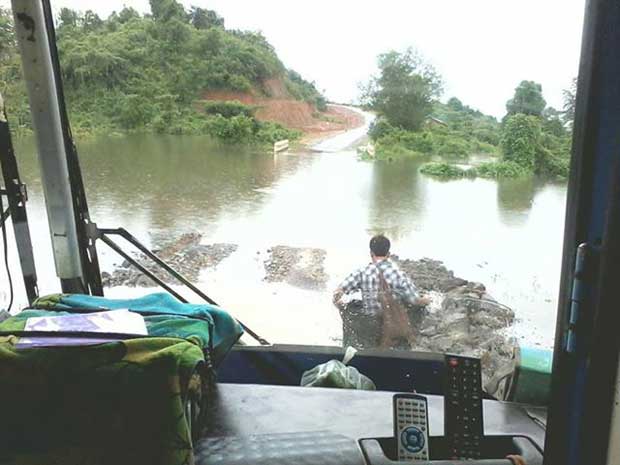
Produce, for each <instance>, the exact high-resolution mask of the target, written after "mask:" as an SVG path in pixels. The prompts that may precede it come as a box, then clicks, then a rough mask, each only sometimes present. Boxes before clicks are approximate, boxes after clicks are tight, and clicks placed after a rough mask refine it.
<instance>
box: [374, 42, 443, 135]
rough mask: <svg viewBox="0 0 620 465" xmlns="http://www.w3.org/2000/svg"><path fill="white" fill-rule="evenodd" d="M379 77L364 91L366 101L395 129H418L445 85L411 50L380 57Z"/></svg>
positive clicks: (429, 66)
mask: <svg viewBox="0 0 620 465" xmlns="http://www.w3.org/2000/svg"><path fill="white" fill-rule="evenodd" d="M378 65H379V71H380V73H379V75H378V76H376V77H374V78H372V79H371V81H370V82H369V83H368V85H367V86H366V88H365V89H364V96H363V98H364V101H365V103H366V104H367V105H368V106H370V108H372V109H374V110H375V111H377V112H378V113H380V114H381V115H383V116H385V117H386V118H387V120H388V121H389V122H390V123H391V124H392V125H394V126H397V127H400V128H402V129H407V130H414V131H415V130H419V129H420V128H421V127H422V124H423V123H424V120H425V119H426V118H427V116H429V115H430V113H431V112H432V109H433V105H432V104H433V99H435V98H437V97H439V96H440V95H441V92H442V87H443V83H442V80H441V77H440V76H439V74H438V73H437V72H436V71H435V69H434V68H433V67H432V66H431V65H430V64H428V63H426V62H425V61H424V59H423V58H422V57H421V56H420V55H419V54H417V53H416V52H414V50H413V49H411V48H409V49H407V50H405V51H404V52H402V53H399V52H397V51H390V52H388V53H384V54H381V55H379V59H378Z"/></svg>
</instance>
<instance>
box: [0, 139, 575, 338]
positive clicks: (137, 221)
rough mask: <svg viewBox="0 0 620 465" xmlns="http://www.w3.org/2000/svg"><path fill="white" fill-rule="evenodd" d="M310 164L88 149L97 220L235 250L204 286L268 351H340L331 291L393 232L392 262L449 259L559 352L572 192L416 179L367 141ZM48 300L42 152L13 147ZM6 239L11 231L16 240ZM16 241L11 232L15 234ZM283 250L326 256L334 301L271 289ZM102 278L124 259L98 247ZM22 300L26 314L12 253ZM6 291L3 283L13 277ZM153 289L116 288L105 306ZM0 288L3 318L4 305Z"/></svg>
mask: <svg viewBox="0 0 620 465" xmlns="http://www.w3.org/2000/svg"><path fill="white" fill-rule="evenodd" d="M354 131H357V132H351V133H349V134H344V135H339V136H335V137H333V138H330V139H329V140H326V141H323V142H321V143H320V144H318V145H317V146H315V147H314V150H306V151H302V152H300V153H284V154H278V155H273V154H270V153H260V152H257V151H254V150H251V149H247V148H238V147H230V146H222V145H219V144H216V143H213V142H212V141H210V140H209V139H206V138H204V137H193V136H191V137H190V136H156V135H130V136H124V137H118V138H98V139H94V140H85V141H78V151H79V154H80V157H81V164H82V169H83V173H84V182H85V184H86V190H87V195H88V200H89V206H90V211H91V217H92V219H93V220H94V221H95V222H96V223H97V224H98V225H99V226H101V227H119V226H123V227H125V228H126V229H128V230H129V231H130V232H131V233H132V234H134V235H135V236H137V237H138V238H139V239H140V240H142V241H144V242H145V243H146V244H160V243H161V242H162V241H166V240H169V239H174V238H176V237H178V236H179V235H180V234H183V233H187V232H195V233H199V234H201V235H202V241H203V243H205V244H210V243H215V242H220V243H230V244H236V245H237V246H238V247H237V249H236V250H235V252H234V253H232V254H231V255H230V256H229V257H228V258H226V259H224V260H223V261H222V262H221V263H220V264H219V265H218V266H217V267H215V268H213V269H209V270H205V271H203V272H202V273H201V274H200V276H199V284H200V286H201V287H202V288H203V289H205V290H206V291H207V293H208V294H209V295H211V296H212V297H213V298H214V299H215V300H216V301H218V302H219V303H220V304H221V305H222V306H223V307H225V308H226V309H229V310H230V311H231V312H232V313H233V314H234V315H236V316H237V317H239V318H240V319H241V320H242V321H243V322H244V323H246V324H247V325H249V326H250V327H252V329H254V330H255V331H257V332H258V333H259V334H261V336H263V337H265V338H267V339H268V340H269V341H270V342H280V343H303V344H335V343H337V342H338V341H339V339H340V337H341V331H342V330H341V326H340V317H339V315H338V312H337V310H336V309H335V308H333V306H332V305H331V290H332V289H333V288H334V287H335V286H337V284H338V283H339V282H340V281H341V280H342V279H343V278H344V277H345V276H346V274H347V273H349V272H350V271H352V270H353V269H355V268H356V267H360V266H362V265H364V264H365V263H366V262H367V261H368V239H369V237H370V236H372V235H373V234H375V233H379V232H384V233H385V234H386V235H388V236H389V237H390V239H391V240H392V243H393V247H392V249H393V252H394V253H396V254H398V255H400V256H401V257H406V258H421V257H430V258H433V259H438V260H442V261H443V262H444V263H445V264H446V266H447V267H448V268H450V269H452V270H454V272H455V274H456V275H457V276H460V277H462V278H465V279H468V280H474V281H480V282H482V283H484V284H485V285H486V286H487V288H488V289H489V292H490V293H491V294H492V295H493V296H494V297H495V298H496V299H497V300H499V301H500V302H502V303H504V304H506V305H509V306H510V307H512V308H513V309H514V310H515V312H516V314H517V317H518V318H519V322H518V323H517V325H516V326H515V328H514V331H515V335H516V336H518V337H520V338H521V339H522V341H523V342H524V343H526V344H530V345H543V346H551V344H552V343H553V331H554V326H555V312H556V305H557V289H558V284H559V272H560V259H561V248H562V237H563V222H564V208H565V199H566V187H565V185H563V184H553V183H548V182H543V181H540V180H537V179H521V180H503V181H491V180H484V179H474V180H470V179H464V180H456V181H449V182H443V181H438V180H435V179H433V178H430V177H427V176H424V175H422V174H420V173H419V172H418V170H419V166H420V164H421V163H422V162H423V161H420V160H404V161H399V162H392V163H387V162H385V163H384V162H374V163H373V162H365V161H360V160H359V158H358V155H357V153H356V150H355V147H354V146H351V144H353V143H354V142H355V141H356V140H359V138H360V137H361V136H363V134H364V133H365V130H364V129H363V128H362V129H357V130H354ZM15 145H16V153H17V155H18V158H19V160H18V162H19V163H20V169H21V174H22V178H23V180H24V182H26V183H27V184H28V188H29V195H30V201H29V203H28V212H29V219H30V226H31V231H32V235H33V241H34V243H35V257H36V261H37V267H38V274H39V286H40V290H41V293H42V294H45V293H50V292H58V291H59V287H58V282H57V280H56V278H55V273H54V269H53V266H54V265H53V260H52V257H51V245H50V239H49V233H48V227H47V223H46V221H45V206H44V201H43V197H42V191H41V183H40V178H39V172H38V165H37V162H36V157H35V148H34V142H33V141H32V140H30V139H21V140H18V141H15ZM9 230H10V228H9ZM9 232H11V231H9ZM276 245H287V246H294V247H312V248H319V249H323V250H325V252H326V259H325V272H326V274H327V276H328V279H327V285H326V287H325V289H320V290H306V289H301V288H299V287H295V286H291V285H287V284H282V283H271V282H269V283H268V282H265V281H264V279H263V278H264V276H265V268H264V264H263V261H264V260H265V259H266V258H267V256H268V253H267V251H268V249H270V248H271V247H273V246H276ZM99 252H100V259H101V262H102V269H103V270H105V271H112V270H113V269H114V267H115V265H118V264H120V262H121V261H122V260H121V259H119V258H117V257H116V256H114V255H113V252H111V251H110V250H109V249H107V248H106V246H105V245H104V244H100V245H99ZM10 253H11V256H10V259H11V263H12V265H13V266H12V269H13V276H14V282H15V284H16V288H17V291H18V302H19V303H20V304H24V303H25V298H24V292H23V290H22V283H21V281H20V271H19V267H18V266H17V257H16V252H15V249H14V248H13V249H12V250H11V252H10ZM0 280H2V282H5V274H4V270H2V271H0ZM145 292H148V289H145V288H125V287H116V288H113V289H110V290H108V291H107V295H109V296H122V295H132V296H133V295H139V294H143V293H145ZM5 294H6V293H5V287H4V286H3V287H2V289H1V290H0V306H2V302H3V301H4V300H5V299H6V295H5Z"/></svg>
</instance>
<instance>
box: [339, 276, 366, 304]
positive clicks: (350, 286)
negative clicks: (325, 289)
mask: <svg viewBox="0 0 620 465" xmlns="http://www.w3.org/2000/svg"><path fill="white" fill-rule="evenodd" d="M360 275H361V274H360V272H359V271H354V272H353V273H351V274H350V275H349V276H347V277H346V278H345V280H344V281H342V283H341V284H340V286H338V287H337V288H336V290H335V291H334V296H333V298H332V302H334V305H336V306H338V305H339V304H340V299H341V298H342V296H343V295H344V294H348V293H349V292H354V291H357V290H359V289H361V284H362V280H361V276H360Z"/></svg>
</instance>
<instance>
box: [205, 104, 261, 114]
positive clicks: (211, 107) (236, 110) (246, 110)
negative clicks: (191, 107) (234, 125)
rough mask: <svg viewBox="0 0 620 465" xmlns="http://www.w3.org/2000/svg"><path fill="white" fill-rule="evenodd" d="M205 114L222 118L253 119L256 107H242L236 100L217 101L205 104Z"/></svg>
mask: <svg viewBox="0 0 620 465" xmlns="http://www.w3.org/2000/svg"><path fill="white" fill-rule="evenodd" d="M204 109H205V113H206V114H208V115H220V116H223V117H224V118H231V117H233V116H239V115H243V116H247V117H248V118H252V117H254V113H255V112H256V107H253V106H250V105H244V104H243V103H241V102H239V101H238V100H233V101H228V102H224V101H219V100H212V101H207V102H205V107H204Z"/></svg>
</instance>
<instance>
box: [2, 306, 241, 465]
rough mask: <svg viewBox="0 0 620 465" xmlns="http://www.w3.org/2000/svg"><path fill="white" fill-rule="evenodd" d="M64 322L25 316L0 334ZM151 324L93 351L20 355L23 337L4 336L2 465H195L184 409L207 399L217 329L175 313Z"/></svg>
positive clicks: (38, 313) (46, 312)
mask: <svg viewBox="0 0 620 465" xmlns="http://www.w3.org/2000/svg"><path fill="white" fill-rule="evenodd" d="M63 297H66V296H54V297H53V298H52V299H49V298H48V299H43V300H41V301H39V302H37V303H35V304H37V305H42V304H46V305H47V306H48V308H49V307H51V306H52V305H62V304H61V301H62V299H63ZM91 299H92V298H91ZM78 300H79V299H78ZM83 301H84V299H82V300H80V303H83ZM65 304H66V302H65ZM116 308H120V307H116ZM125 308H127V307H125ZM97 310H98V311H101V307H99V308H97ZM179 311H181V310H179ZM62 313H64V312H63V311H62V310H61V311H58V310H55V311H54V310H52V311H50V310H25V311H23V312H21V313H20V314H18V315H17V316H14V317H12V318H9V319H8V320H6V321H4V322H2V323H0V331H9V332H11V331H19V330H22V329H23V328H24V325H25V322H26V319H27V318H29V317H32V316H47V315H54V316H57V315H60V314H62ZM142 313H144V314H146V313H149V312H148V311H147V310H146V309H143V311H142ZM190 313H191V312H190ZM144 319H145V322H146V323H147V330H148V332H149V335H151V336H150V337H146V338H139V339H131V340H125V341H120V342H112V343H105V344H99V345H93V346H80V347H50V348H36V349H18V348H16V344H17V342H18V340H19V338H18V337H15V336H4V337H2V336H0V417H1V421H0V438H1V440H2V444H3V447H1V448H0V463H2V464H4V463H15V464H24V465H30V464H33V465H34V464H37V465H38V464H63V465H73V464H75V465H77V464H80V465H104V464H114V465H124V464H127V465H129V464H131V465H136V464H142V463H144V464H149V465H157V464H161V465H185V464H191V463H193V454H192V437H191V431H190V425H189V423H190V422H189V420H188V418H187V416H186V405H187V403H188V401H189V400H194V401H196V402H197V403H200V402H199V401H200V399H204V398H205V390H206V389H207V388H208V386H207V385H206V383H205V382H204V381H205V379H206V378H207V377H208V371H209V370H208V367H207V363H205V356H204V352H203V349H205V348H207V347H209V346H211V345H212V344H211V343H212V341H211V340H210V336H209V334H211V333H212V332H213V331H212V328H210V323H209V322H208V318H207V319H206V320H205V319H200V318H198V319H196V318H190V317H188V316H187V315H180V314H174V312H172V313H171V314H166V315H148V316H144ZM239 334H240V332H238V333H237V334H236V335H235V340H236V338H238V337H239ZM203 407H204V406H203ZM5 445H6V447H4V446H5Z"/></svg>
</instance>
